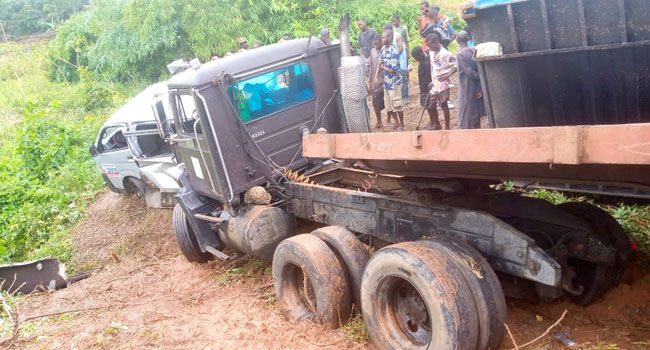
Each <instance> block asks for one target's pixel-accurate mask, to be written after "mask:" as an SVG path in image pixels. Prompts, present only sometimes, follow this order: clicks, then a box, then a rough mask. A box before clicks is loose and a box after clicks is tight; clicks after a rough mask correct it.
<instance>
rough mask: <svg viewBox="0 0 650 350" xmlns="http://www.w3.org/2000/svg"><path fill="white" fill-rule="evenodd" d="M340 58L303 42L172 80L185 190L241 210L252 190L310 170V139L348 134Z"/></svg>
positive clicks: (311, 42)
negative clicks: (306, 152)
mask: <svg viewBox="0 0 650 350" xmlns="http://www.w3.org/2000/svg"><path fill="white" fill-rule="evenodd" d="M337 56H338V46H325V45H324V44H323V43H321V42H320V41H319V40H315V39H297V40H292V41H289V42H286V43H281V44H275V45H269V46H265V47H262V48H259V49H255V50H249V51H247V52H241V53H238V54H236V55H233V56H229V57H225V58H222V59H219V60H216V61H210V62H207V63H205V64H203V65H202V66H200V67H197V68H196V69H189V70H187V71H185V72H183V73H181V74H178V75H176V76H174V77H172V78H171V79H170V80H169V82H168V88H169V103H170V106H171V111H172V115H173V123H174V125H175V126H176V127H175V130H173V132H174V135H173V136H172V137H171V138H172V146H173V148H174V152H175V154H176V156H177V158H178V161H179V163H183V164H184V166H185V169H186V174H187V179H186V180H187V183H183V187H184V189H186V190H187V191H192V192H196V193H197V194H199V195H201V196H203V198H211V199H214V200H218V201H219V202H221V203H223V204H225V205H226V206H227V207H229V208H234V207H237V206H238V205H239V204H240V203H242V196H243V193H244V192H245V191H246V190H248V189H250V188H251V187H253V186H255V185H260V184H264V183H266V182H268V181H273V179H279V178H281V177H283V176H286V174H285V173H286V172H287V171H288V170H290V169H299V168H301V167H304V166H305V165H306V164H307V163H308V161H307V160H306V159H305V158H303V157H302V154H301V142H302V135H303V134H305V133H311V132H314V131H315V130H317V129H318V128H326V129H327V130H329V131H332V132H337V131H339V130H341V128H340V120H339V117H338V116H339V111H338V109H339V108H340V95H339V93H338V90H337V87H336V86H337V84H336V81H335V79H336V74H337V72H336V68H332V65H331V62H336V61H337ZM166 136H167V137H169V136H170V135H166ZM178 199H179V202H181V203H182V202H183V197H179V198H178ZM181 205H184V204H181Z"/></svg>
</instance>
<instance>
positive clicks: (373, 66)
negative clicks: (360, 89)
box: [368, 34, 385, 129]
mask: <svg viewBox="0 0 650 350" xmlns="http://www.w3.org/2000/svg"><path fill="white" fill-rule="evenodd" d="M381 47H382V41H381V35H379V34H376V35H375V37H374V38H373V48H372V49H371V50H370V59H369V61H370V72H371V74H370V75H369V76H368V85H370V86H369V87H368V91H369V92H370V95H371V96H372V109H373V110H374V111H375V116H376V117H377V125H375V128H377V129H381V128H383V127H384V124H383V123H382V122H381V111H382V110H383V109H384V108H385V104H384V71H383V70H381V69H379V55H380V51H381ZM375 72H376V73H378V74H373V73H375Z"/></svg>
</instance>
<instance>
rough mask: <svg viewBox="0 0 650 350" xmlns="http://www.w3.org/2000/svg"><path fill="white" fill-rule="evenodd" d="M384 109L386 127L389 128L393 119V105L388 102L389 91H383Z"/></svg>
mask: <svg viewBox="0 0 650 350" xmlns="http://www.w3.org/2000/svg"><path fill="white" fill-rule="evenodd" d="M384 107H385V108H386V126H390V124H391V120H392V117H393V103H392V101H391V100H390V90H388V89H384Z"/></svg>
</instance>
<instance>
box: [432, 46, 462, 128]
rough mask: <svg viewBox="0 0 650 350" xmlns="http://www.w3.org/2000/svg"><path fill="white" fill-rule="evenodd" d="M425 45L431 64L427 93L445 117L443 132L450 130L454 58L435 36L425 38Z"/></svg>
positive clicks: (454, 69)
mask: <svg viewBox="0 0 650 350" xmlns="http://www.w3.org/2000/svg"><path fill="white" fill-rule="evenodd" d="M427 45H429V49H430V51H429V60H430V62H431V84H430V85H431V87H430V91H429V93H430V94H431V96H430V97H429V98H431V99H432V100H433V102H436V103H437V104H438V105H439V106H441V107H442V113H443V115H444V116H445V130H449V129H450V125H449V121H450V115H449V107H448V106H447V101H449V97H450V95H451V94H450V92H451V86H452V83H451V76H452V75H454V73H456V71H457V68H456V57H454V55H452V54H451V52H449V51H447V50H446V49H445V48H444V47H442V44H441V43H440V39H439V38H438V36H437V35H436V34H429V35H428V36H427Z"/></svg>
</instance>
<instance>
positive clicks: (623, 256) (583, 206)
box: [559, 202, 633, 285]
mask: <svg viewBox="0 0 650 350" xmlns="http://www.w3.org/2000/svg"><path fill="white" fill-rule="evenodd" d="M559 206H560V207H562V208H563V209H565V210H568V211H569V212H571V213H574V214H575V215H579V216H582V217H583V218H585V219H586V220H587V221H589V223H591V225H592V226H593V227H594V229H595V230H596V233H597V234H599V235H600V236H601V237H604V238H607V239H608V240H609V242H610V243H611V244H612V245H613V246H614V247H615V248H616V270H617V271H616V279H615V281H614V285H618V283H619V282H620V280H621V275H622V273H623V270H624V269H625V267H626V266H627V265H628V263H629V262H630V261H631V260H632V255H633V252H632V246H631V245H630V237H629V236H628V235H627V233H625V230H623V227H622V226H621V224H619V223H618V221H616V219H614V217H613V216H611V215H609V213H608V212H606V211H604V210H603V209H600V208H599V207H597V206H595V205H592V204H590V203H587V202H568V203H562V204H560V205H559Z"/></svg>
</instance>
